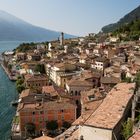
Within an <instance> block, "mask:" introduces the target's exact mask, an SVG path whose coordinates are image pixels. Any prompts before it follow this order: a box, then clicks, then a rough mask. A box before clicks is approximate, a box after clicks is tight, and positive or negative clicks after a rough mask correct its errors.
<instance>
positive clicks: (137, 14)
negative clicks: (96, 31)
mask: <svg viewBox="0 0 140 140" xmlns="http://www.w3.org/2000/svg"><path fill="white" fill-rule="evenodd" d="M136 19H140V6H138V7H137V8H136V9H134V10H133V11H131V12H130V13H128V14H126V15H125V16H124V17H123V18H121V19H120V20H119V21H118V22H117V23H113V24H109V25H106V26H104V27H103V28H102V31H103V32H104V33H107V32H112V31H115V30H116V29H117V28H119V27H120V26H122V25H124V24H127V23H130V22H131V21H134V20H136Z"/></svg>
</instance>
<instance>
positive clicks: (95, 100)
mask: <svg viewBox="0 0 140 140" xmlns="http://www.w3.org/2000/svg"><path fill="white" fill-rule="evenodd" d="M2 57H3V63H2V66H3V68H4V69H5V71H6V72H7V74H8V76H9V79H10V80H12V81H16V88H17V91H18V93H19V99H18V100H17V101H13V102H12V104H13V105H17V111H16V115H15V117H14V118H13V122H12V129H11V131H12V133H11V139H13V140H14V139H15V140H16V139H18V140H19V139H23V140H24V139H35V140H93V139H97V140H121V139H122V137H123V138H125V139H128V138H129V140H132V139H133V137H136V136H137V137H138V136H139V137H140V131H139V128H140V113H139V112H140V105H139V103H140V102H139V100H140V98H139V97H140V72H139V70H140V40H137V41H123V40H120V38H119V37H118V36H113V35H112V34H107V35H106V34H101V35H96V34H94V33H90V34H89V35H88V36H86V37H77V38H71V39H65V34H64V33H63V32H62V33H61V35H60V37H59V38H58V40H55V41H50V42H42V43H23V44H21V45H20V46H19V47H18V48H16V49H15V50H13V51H6V52H4V53H3V54H2ZM9 90H10V89H9ZM37 137H38V138H37Z"/></svg>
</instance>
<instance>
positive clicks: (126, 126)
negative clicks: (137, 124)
mask: <svg viewBox="0 0 140 140" xmlns="http://www.w3.org/2000/svg"><path fill="white" fill-rule="evenodd" d="M122 126H123V130H122V135H123V137H124V139H125V140H127V139H128V138H129V137H130V136H131V135H132V133H133V121H132V120H131V119H130V118H128V120H127V121H126V122H124V123H123V125H122Z"/></svg>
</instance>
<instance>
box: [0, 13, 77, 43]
mask: <svg viewBox="0 0 140 140" xmlns="http://www.w3.org/2000/svg"><path fill="white" fill-rule="evenodd" d="M59 36H60V33H59V32H56V31H52V30H48V29H44V28H41V27H37V26H34V25H32V24H29V23H27V22H25V21H23V20H21V19H19V18H17V17H15V16H13V15H11V14H9V13H7V12H4V11H0V41H46V40H47V41H48V40H54V39H58V37H59ZM71 37H74V36H72V35H68V34H65V38H71Z"/></svg>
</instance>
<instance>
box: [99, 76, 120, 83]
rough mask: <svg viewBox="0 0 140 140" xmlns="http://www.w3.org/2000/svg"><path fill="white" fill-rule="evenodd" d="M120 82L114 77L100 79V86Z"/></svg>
mask: <svg viewBox="0 0 140 140" xmlns="http://www.w3.org/2000/svg"><path fill="white" fill-rule="evenodd" d="M119 82H120V78H116V77H107V76H106V77H101V83H102V84H117V83H119Z"/></svg>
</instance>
